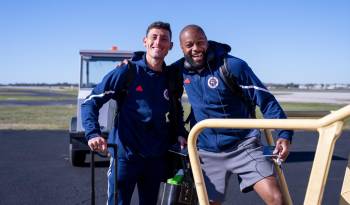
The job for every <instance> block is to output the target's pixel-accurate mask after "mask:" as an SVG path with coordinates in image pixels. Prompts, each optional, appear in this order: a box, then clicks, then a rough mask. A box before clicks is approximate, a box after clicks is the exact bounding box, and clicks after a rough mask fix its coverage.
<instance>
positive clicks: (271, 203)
mask: <svg viewBox="0 0 350 205" xmlns="http://www.w3.org/2000/svg"><path fill="white" fill-rule="evenodd" d="M266 203H267V204H268V205H282V204H283V198H282V194H281V192H279V191H277V192H272V193H271V194H270V196H269V197H267V200H266Z"/></svg>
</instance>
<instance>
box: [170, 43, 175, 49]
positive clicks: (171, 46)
mask: <svg viewBox="0 0 350 205" xmlns="http://www.w3.org/2000/svg"><path fill="white" fill-rule="evenodd" d="M173 45H174V43H173V42H170V48H169V50H171V49H172V48H173Z"/></svg>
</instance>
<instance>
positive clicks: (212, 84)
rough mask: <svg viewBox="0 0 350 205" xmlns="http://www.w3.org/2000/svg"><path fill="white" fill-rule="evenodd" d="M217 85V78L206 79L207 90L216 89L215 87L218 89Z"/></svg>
mask: <svg viewBox="0 0 350 205" xmlns="http://www.w3.org/2000/svg"><path fill="white" fill-rule="evenodd" d="M218 85H219V80H218V78H217V77H214V76H213V77H210V78H209V79H208V86H209V88H216V87H218Z"/></svg>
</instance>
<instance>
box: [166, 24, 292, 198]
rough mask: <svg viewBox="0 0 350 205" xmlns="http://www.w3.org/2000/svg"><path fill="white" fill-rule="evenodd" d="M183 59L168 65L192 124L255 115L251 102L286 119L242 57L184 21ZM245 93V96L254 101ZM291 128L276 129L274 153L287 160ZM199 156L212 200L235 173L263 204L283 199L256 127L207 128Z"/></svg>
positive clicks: (265, 112) (220, 194)
mask: <svg viewBox="0 0 350 205" xmlns="http://www.w3.org/2000/svg"><path fill="white" fill-rule="evenodd" d="M180 44H181V49H182V51H183V53H184V58H182V59H180V60H179V61H177V62H175V63H174V64H173V65H172V66H171V67H172V69H174V70H177V69H180V70H181V72H182V74H183V83H184V87H185V90H186V92H187V95H188V100H189V103H190V104H191V107H192V111H193V112H192V115H191V118H190V122H191V125H192V126H193V125H194V124H195V123H196V122H199V121H201V120H204V119H208V118H254V117H255V116H254V114H253V113H255V105H258V106H259V107H260V110H261V111H262V113H263V115H264V118H278V119H281V118H286V116H285V114H284V112H283V110H282V108H281V106H280V105H279V104H278V102H277V101H276V99H275V97H274V96H273V95H272V94H271V93H270V92H269V91H268V90H267V89H266V88H265V86H264V85H263V84H262V83H261V81H260V80H259V79H258V78H257V77H256V75H255V74H254V73H253V71H252V70H251V68H250V67H249V66H248V65H247V63H246V62H244V61H243V60H241V59H239V58H236V57H233V56H231V55H228V53H229V52H230V50H231V48H230V46H228V45H226V44H221V43H217V42H214V41H208V40H207V37H206V35H205V33H204V31H203V29H202V28H201V27H199V26H197V25H188V26H186V27H184V28H183V29H182V31H181V33H180ZM224 61H226V68H227V71H228V76H229V77H230V78H231V79H233V80H235V81H236V83H237V85H238V86H239V88H240V89H241V94H238V93H233V92H232V90H231V89H230V88H229V87H228V86H227V84H226V83H225V82H224V80H225V79H224V77H223V75H222V74H220V67H221V66H223V64H224ZM243 98H246V99H249V100H250V101H251V102H252V103H253V104H254V106H253V107H252V106H251V105H250V103H247V101H246V100H242V99H243ZM292 135H293V132H292V131H287V130H280V131H279V132H278V139H277V142H276V148H275V150H274V154H276V155H278V157H279V158H280V159H281V160H285V159H286V158H287V156H288V153H289V146H290V140H291V137H292ZM197 145H198V148H199V151H198V152H199V156H200V160H201V167H202V170H203V174H204V179H205V184H206V187H207V191H208V195H209V200H210V202H211V204H220V203H221V202H222V201H223V199H224V193H225V190H226V184H227V179H228V177H229V176H230V175H231V174H232V173H234V174H237V175H238V179H239V182H240V189H241V191H242V192H248V191H251V190H253V189H254V190H255V191H256V192H257V193H258V194H259V196H260V197H261V198H262V199H263V200H264V202H265V203H266V204H282V195H281V191H280V189H279V186H278V185H277V182H276V177H275V176H274V171H273V164H272V161H271V159H270V158H265V157H264V155H263V151H262V145H261V142H260V132H259V130H257V129H250V130H248V129H245V130H242V129H205V130H204V131H203V132H202V133H201V134H200V135H199V138H198V144H197Z"/></svg>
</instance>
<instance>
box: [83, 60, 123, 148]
mask: <svg viewBox="0 0 350 205" xmlns="http://www.w3.org/2000/svg"><path fill="white" fill-rule="evenodd" d="M127 69H128V68H127V65H125V66H122V67H117V68H115V69H114V70H112V71H111V72H110V73H108V74H107V75H106V76H105V77H104V78H103V80H102V82H100V83H99V84H98V85H97V86H96V87H95V88H94V89H93V90H92V92H91V94H90V95H89V96H87V97H86V99H85V100H84V102H83V103H82V105H81V117H82V123H83V127H84V128H85V138H86V139H87V141H88V145H89V147H90V149H91V150H94V151H101V152H105V151H106V148H107V142H106V140H105V139H104V138H103V137H102V135H101V130H100V125H99V123H98V116H99V110H100V108H101V107H102V106H103V104H104V103H106V102H107V101H109V100H110V99H115V100H117V96H118V92H120V91H121V90H122V88H123V84H124V81H125V76H126V71H127Z"/></svg>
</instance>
